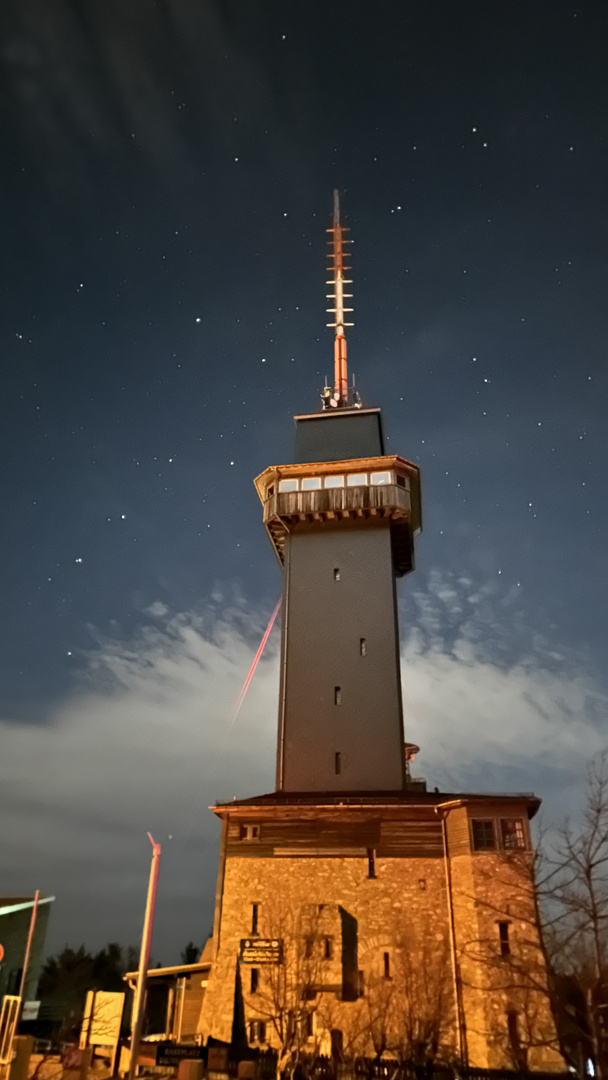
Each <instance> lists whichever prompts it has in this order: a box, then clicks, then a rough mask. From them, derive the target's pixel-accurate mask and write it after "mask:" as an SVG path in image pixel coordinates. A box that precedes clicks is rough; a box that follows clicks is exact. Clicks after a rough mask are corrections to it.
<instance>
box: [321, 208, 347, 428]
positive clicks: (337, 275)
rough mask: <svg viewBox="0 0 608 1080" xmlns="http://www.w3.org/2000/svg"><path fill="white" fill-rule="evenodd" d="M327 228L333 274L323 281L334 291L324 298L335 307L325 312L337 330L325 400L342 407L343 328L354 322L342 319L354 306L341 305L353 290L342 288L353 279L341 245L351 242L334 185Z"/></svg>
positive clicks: (344, 372)
mask: <svg viewBox="0 0 608 1080" xmlns="http://www.w3.org/2000/svg"><path fill="white" fill-rule="evenodd" d="M327 232H328V233H329V234H330V239H329V241H328V243H329V249H330V250H329V252H328V258H329V266H328V272H329V273H330V274H331V275H332V276H331V278H329V280H328V281H327V282H326V284H327V285H332V286H333V292H332V293H327V299H328V300H333V301H334V302H335V307H328V308H327V313H328V314H329V315H333V316H334V321H333V322H331V323H327V325H328V326H330V327H332V328H333V329H334V330H335V332H336V333H335V338H334V392H333V394H332V395H331V397H329V400H328V399H327V397H325V399H324V400H325V401H327V400H328V404H329V405H331V406H333V407H334V408H344V407H347V406H348V372H347V367H346V336H345V333H344V331H345V329H346V327H347V326H354V323H352V322H345V321H344V317H345V314H346V313H347V312H352V310H353V309H352V308H351V307H344V301H345V300H350V299H352V293H346V292H344V286H345V285H352V279H350V278H346V277H344V274H345V272H347V271H348V270H350V266H346V265H345V259H346V258H347V253H346V251H345V247H344V245H345V244H352V240H347V239H346V237H345V236H344V233H345V232H350V229H347V228H345V227H344V226H343V225H342V223H341V221H340V192H339V191H338V190H337V189H336V190H334V212H333V218H332V225H331V228H330V229H328V230H327Z"/></svg>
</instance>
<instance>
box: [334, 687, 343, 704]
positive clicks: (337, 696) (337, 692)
mask: <svg viewBox="0 0 608 1080" xmlns="http://www.w3.org/2000/svg"><path fill="white" fill-rule="evenodd" d="M341 704H342V688H341V687H340V686H334V705H341Z"/></svg>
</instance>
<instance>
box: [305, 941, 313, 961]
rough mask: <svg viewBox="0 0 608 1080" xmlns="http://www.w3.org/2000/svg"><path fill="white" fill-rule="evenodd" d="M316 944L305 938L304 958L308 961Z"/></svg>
mask: <svg viewBox="0 0 608 1080" xmlns="http://www.w3.org/2000/svg"><path fill="white" fill-rule="evenodd" d="M314 944H315V943H314V941H313V939H312V938H311V937H307V938H304V956H305V957H306V959H307V960H310V958H311V956H312V954H313V950H314Z"/></svg>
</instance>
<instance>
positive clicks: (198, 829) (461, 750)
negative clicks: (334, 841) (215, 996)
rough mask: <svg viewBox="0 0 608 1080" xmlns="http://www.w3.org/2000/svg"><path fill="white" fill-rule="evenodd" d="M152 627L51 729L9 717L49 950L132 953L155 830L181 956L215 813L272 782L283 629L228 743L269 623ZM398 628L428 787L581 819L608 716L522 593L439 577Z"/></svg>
mask: <svg viewBox="0 0 608 1080" xmlns="http://www.w3.org/2000/svg"><path fill="white" fill-rule="evenodd" d="M412 609H413V612H414V614H413V612H412ZM145 617H146V619H147V622H146V625H145V626H144V627H143V628H142V630H141V631H140V633H139V635H138V636H137V637H135V638H134V639H132V640H130V641H127V642H125V641H122V640H117V639H113V638H103V637H99V638H98V640H97V643H96V645H95V646H94V648H93V649H92V650H91V652H90V654H89V655H88V656H86V657H84V658H83V661H84V668H83V673H82V678H81V681H80V683H79V686H78V687H77V690H76V692H75V693H74V695H73V697H72V698H71V699H70V700H69V701H65V702H63V703H61V704H60V705H58V706H57V707H56V708H55V710H54V712H53V714H52V715H51V716H49V718H48V722H47V723H46V724H45V725H43V726H35V725H23V724H16V723H13V722H11V721H10V720H4V721H2V722H0V735H1V739H2V747H3V751H2V761H1V764H0V811H1V812H2V815H3V820H4V821H5V828H4V829H3V833H2V837H1V838H0V860H1V863H2V865H3V867H4V870H5V873H4V887H5V889H8V890H14V891H19V890H25V891H27V890H33V889H34V888H36V887H41V888H42V889H43V890H44V891H48V892H52V893H54V894H55V895H57V897H58V899H57V903H56V905H55V908H56V911H55V914H54V917H53V922H52V926H51V939H50V944H51V946H57V945H60V944H62V943H63V941H64V940H70V941H71V942H76V943H78V941H80V940H86V942H87V943H89V944H102V943H103V941H105V940H108V939H111V938H117V939H120V940H122V941H123V942H129V941H133V940H137V937H138V934H139V929H140V927H139V920H140V913H141V903H142V901H143V888H144V882H145V875H146V871H147V860H148V857H149V853H148V851H147V848H146V845H145V844H144V837H145V833H146V831H147V830H148V829H150V830H151V831H152V833H153V834H154V836H155V837H158V838H159V839H160V840H161V842H163V845H164V852H163V874H162V877H161V898H160V903H159V921H158V931H157V942H158V945H157V951H158V949H161V950H162V955H163V957H164V959H165V960H167V961H169V960H171V959H174V958H175V955H176V954H177V953H178V952H179V950H180V949H181V948H182V947H183V944H184V943H185V941H186V940H187V939H188V937H191V938H193V940H199V939H200V938H201V937H202V936H203V935H204V933H206V932H207V929H208V925H209V922H210V914H211V910H212V898H213V892H214V888H215V869H216V867H215V862H216V856H215V852H216V845H217V837H218V830H217V826H216V823H215V821H214V820H213V817H212V815H211V814H210V813H209V812H208V810H207V807H208V805H209V803H210V802H212V801H213V800H215V799H230V798H231V797H232V796H233V795H238V796H246V795H251V794H255V793H261V792H263V791H268V790H271V789H272V788H273V784H274V775H273V773H274V754H275V738H276V712H277V698H278V662H277V649H278V635H276V634H275V635H273V637H272V638H271V642H270V647H269V651H268V652H267V653H266V654H265V657H264V659H263V660H262V662H261V663H260V664H259V666H258V669H257V672H256V677H255V679H254V680H253V682H252V684H251V687H250V691H249V693H248V695H247V700H246V702H245V704H244V706H243V708H242V710H241V712H240V714H239V717H238V721H237V722H236V723H235V725H234V728H233V730H232V731H231V730H230V718H231V716H232V714H233V710H234V703H235V701H236V700H237V697H238V693H239V690H240V687H241V685H242V680H243V676H244V674H245V673H246V672H247V670H248V668H249V665H250V662H251V657H252V655H253V652H254V651H255V643H256V639H257V640H259V633H260V626H263V622H264V621H263V620H261V621H260V625H258V621H257V620H256V619H254V618H253V617H251V616H249V615H248V614H247V613H246V611H245V609H244V608H243V606H239V605H238V604H235V605H233V606H232V607H231V608H230V609H228V610H224V611H223V612H222V611H221V604H218V603H217V602H216V604H215V605H214V606H213V607H212V608H209V609H208V610H207V611H205V612H203V613H202V614H201V613H192V612H186V613H179V614H172V613H170V612H169V611H168V610H167V608H166V607H165V606H164V605H162V604H160V603H157V604H155V605H152V607H151V608H149V609H148V611H147V612H146V613H145ZM403 622H404V624H405V626H406V635H405V640H404V643H403V648H402V669H403V686H404V714H405V731H406V738H407V739H408V740H409V739H411V740H412V741H414V742H416V743H419V744H420V745H421V747H422V754H421V757H420V759H419V762H418V763H417V767H418V766H419V768H420V771H421V772H422V773H423V774H424V775H425V776H426V777H427V779H428V782H429V786H430V787H433V786H434V785H438V786H439V787H440V788H441V789H442V790H450V789H451V790H466V789H469V790H471V789H480V788H481V789H493V790H497V789H515V790H521V789H525V790H529V789H530V788H534V789H535V790H536V791H537V793H538V794H539V795H541V796H543V797H544V798H545V802H546V807H547V816H549V817H553V818H556V817H559V816H561V814H562V812H563V811H564V810H570V809H573V808H574V806H575V804H576V801H577V794H578V786H579V785H580V783H581V781H582V778H583V776H584V772H585V767H586V763H587V760H588V759H589V757H590V756H591V755H592V754H593V753H594V752H596V751H597V750H599V749H601V748H602V746H603V737H602V721H603V717H604V716H605V712H606V695H605V694H604V692H603V690H602V688H601V687H600V686H599V685H598V684H597V682H596V681H595V680H594V678H593V677H592V676H591V675H590V674H589V673H588V672H586V671H585V670H584V668H583V667H582V666H581V664H580V663H579V662H578V661H577V660H576V658H574V657H572V656H568V655H566V654H563V653H558V652H557V651H556V650H555V649H552V650H551V649H549V648H548V647H547V646H546V645H545V644H544V642H543V640H542V637H541V636H540V635H539V634H538V633H536V632H535V631H534V630H533V629H531V628H529V627H527V626H526V625H525V623H524V621H523V617H522V615H521V613H520V611H519V610H518V607H517V598H516V597H513V596H508V595H503V594H501V593H500V592H499V590H498V589H496V587H494V586H491V585H488V584H486V585H484V586H482V587H478V586H476V585H474V583H473V582H472V581H471V580H470V579H465V578H460V579H455V578H449V577H445V576H442V575H440V574H431V576H430V579H429V581H428V586H427V588H426V589H424V590H417V591H415V592H414V593H413V594H412V596H411V598H410V600H409V602H408V604H407V606H406V611H405V618H404V620H403ZM408 624H409V629H407V627H408ZM170 837H171V839H169V838H170ZM178 915H179V917H178ZM182 939H183V940H182Z"/></svg>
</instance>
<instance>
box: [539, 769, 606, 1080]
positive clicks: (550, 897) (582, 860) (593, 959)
mask: <svg viewBox="0 0 608 1080" xmlns="http://www.w3.org/2000/svg"><path fill="white" fill-rule="evenodd" d="M539 890H540V893H541V896H542V899H543V914H544V923H545V939H546V942H547V947H548V951H549V953H550V957H551V962H552V966H553V968H554V970H555V972H556V973H557V974H558V975H560V976H566V977H570V978H571V979H574V980H575V982H576V984H577V985H578V986H579V987H580V988H581V990H582V992H583V993H584V994H585V997H586V1000H587V1005H588V1011H589V1018H590V1021H591V1034H592V1037H593V1042H594V1050H595V1058H596V1069H597V1073H598V1075H599V1077H600V1080H602V1078H604V1077H606V1076H607V1075H608V1062H607V1061H606V1050H607V1047H606V1046H605V1045H603V1041H602V1029H603V1027H602V1018H603V1015H604V1013H605V1011H606V1009H607V1008H608V752H606V751H604V752H603V753H601V754H598V755H596V757H594V758H593V759H592V761H591V764H590V766H589V770H588V776H587V786H586V792H585V803H584V809H583V814H582V818H581V820H580V824H573V823H572V822H569V821H568V822H566V824H565V825H564V826H563V828H562V829H561V830H560V831H559V832H558V833H557V836H556V837H555V839H554V840H553V842H551V841H550V840H546V842H545V853H544V858H543V862H542V866H541V869H540V873H539ZM584 1026H585V1025H584V1023H583V1024H582V1025H581V1027H582V1028H583V1029H584ZM585 1035H586V1032H585V1031H584V1030H581V1038H584V1037H585Z"/></svg>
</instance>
